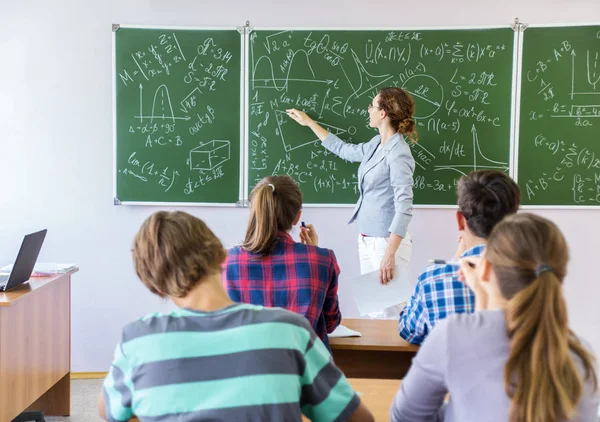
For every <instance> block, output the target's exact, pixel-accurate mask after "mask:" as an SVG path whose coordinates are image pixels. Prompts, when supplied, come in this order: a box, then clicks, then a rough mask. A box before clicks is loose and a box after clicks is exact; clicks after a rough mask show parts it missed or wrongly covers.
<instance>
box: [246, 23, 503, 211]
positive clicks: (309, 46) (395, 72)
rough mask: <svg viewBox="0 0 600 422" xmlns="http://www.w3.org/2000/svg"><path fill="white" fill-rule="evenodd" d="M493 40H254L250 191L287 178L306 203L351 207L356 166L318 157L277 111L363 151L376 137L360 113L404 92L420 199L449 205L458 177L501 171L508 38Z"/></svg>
mask: <svg viewBox="0 0 600 422" xmlns="http://www.w3.org/2000/svg"><path fill="white" fill-rule="evenodd" d="M495 31H496V30H493V31H491V32H485V33H484V32H482V33H478V32H470V31H464V32H461V31H449V32H448V33H447V34H446V33H444V34H440V32H443V31H439V32H438V31H388V32H385V31H291V30H290V31H285V30H283V31H253V32H252V33H251V34H250V44H249V50H250V57H249V72H248V87H249V99H250V101H249V104H248V105H249V109H248V114H249V125H248V126H249V130H248V136H249V146H248V147H249V157H248V160H249V162H248V169H249V176H250V179H249V180H250V188H252V183H253V182H255V181H257V180H260V179H261V178H262V177H264V176H266V175H271V174H280V173H285V174H289V175H293V177H295V178H296V179H297V181H298V183H299V184H300V186H301V188H302V189H303V191H304V193H305V196H306V200H308V201H309V202H321V203H322V202H323V201H328V200H329V199H332V200H333V202H335V201H339V202H344V203H346V202H347V203H351V202H354V200H355V199H356V194H357V192H358V185H357V183H358V181H357V180H356V169H357V165H356V164H352V163H348V162H345V161H344V160H342V159H341V158H339V157H337V156H335V155H333V154H331V153H330V152H328V151H326V150H325V149H324V148H323V147H322V146H321V143H320V140H319V139H317V138H316V137H315V135H314V134H313V133H312V132H311V131H310V130H309V129H307V128H303V127H300V126H299V125H297V124H296V123H295V122H294V121H292V120H290V118H289V116H287V114H286V112H285V110H286V109H289V108H296V109H300V110H303V111H305V112H306V113H307V114H308V115H309V116H310V117H311V118H313V119H314V120H315V121H317V123H318V124H319V125H320V126H322V127H323V128H325V129H326V130H328V131H329V132H330V133H332V134H334V135H336V136H338V137H340V138H341V139H342V140H344V141H346V142H349V143H360V142H366V141H369V140H370V139H371V138H372V137H373V136H374V135H376V134H377V132H376V131H374V128H373V127H372V126H371V124H370V122H369V111H368V110H367V105H368V104H370V103H371V102H372V100H373V97H375V95H376V94H377V92H378V91H379V90H380V89H381V88H384V87H387V86H398V87H401V88H403V89H404V90H405V91H407V92H409V93H410V94H411V96H412V97H413V99H414V100H415V103H416V112H415V114H414V116H413V117H414V120H415V122H416V125H417V132H418V134H419V142H418V143H417V144H415V145H411V150H412V154H413V157H414V158H415V163H416V166H417V169H416V174H417V175H420V176H423V178H424V179H425V182H424V183H423V182H422V180H423V178H420V179H419V181H420V182H419V188H418V189H419V190H420V191H423V192H430V193H432V194H436V195H438V194H439V193H440V192H448V194H447V195H445V196H444V197H443V198H444V199H443V201H448V202H454V201H455V197H454V192H451V191H453V186H454V184H455V180H457V178H459V177H460V176H461V175H464V174H468V173H469V172H471V171H473V170H476V169H480V168H496V169H499V170H501V171H508V161H509V160H508V158H509V150H510V145H509V139H510V134H509V132H510V101H511V89H512V59H513V52H512V45H513V44H512V40H513V32H512V30H503V31H500V32H495ZM442 40H443V41H442ZM440 62H442V63H445V64H447V65H448V66H440V65H439V63H440ZM399 64H401V65H400V66H399ZM481 133H483V134H484V136H481V135H480V134H481ZM436 181H437V182H439V183H436ZM415 183H416V182H415ZM415 186H416V185H415ZM442 186H444V187H445V189H442ZM448 186H450V187H448ZM325 191H327V192H329V193H330V195H329V196H328V197H325V196H324V195H320V193H322V192H325ZM331 194H333V195H331ZM438 196H439V195H438ZM440 198H441V196H440ZM325 203H326V202H325Z"/></svg>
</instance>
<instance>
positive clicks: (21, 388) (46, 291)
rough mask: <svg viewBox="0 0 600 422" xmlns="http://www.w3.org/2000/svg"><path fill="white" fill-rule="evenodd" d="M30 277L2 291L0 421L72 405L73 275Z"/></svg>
mask: <svg viewBox="0 0 600 422" xmlns="http://www.w3.org/2000/svg"><path fill="white" fill-rule="evenodd" d="M76 271H78V270H73V271H70V272H68V273H66V274H60V275H57V276H54V277H34V278H31V280H29V282H28V283H25V284H22V285H20V286H18V287H16V288H14V289H12V290H10V291H8V292H6V293H0V402H1V403H2V405H1V406H0V421H11V420H12V419H13V418H15V417H16V416H17V415H19V414H20V413H21V412H23V411H25V410H41V411H43V412H44V413H45V414H46V415H47V416H66V415H69V413H70V407H71V402H70V400H71V382H70V372H71V274H73V273H75V272H76Z"/></svg>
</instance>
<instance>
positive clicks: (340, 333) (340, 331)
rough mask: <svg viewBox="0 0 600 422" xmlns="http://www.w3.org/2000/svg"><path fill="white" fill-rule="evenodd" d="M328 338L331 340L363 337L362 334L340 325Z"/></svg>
mask: <svg viewBox="0 0 600 422" xmlns="http://www.w3.org/2000/svg"><path fill="white" fill-rule="evenodd" d="M327 337H329V338H336V337H362V334H361V333H359V332H358V331H354V330H351V329H350V328H348V327H346V326H345V325H342V324H340V325H338V326H337V328H336V329H335V330H333V333H331V334H327Z"/></svg>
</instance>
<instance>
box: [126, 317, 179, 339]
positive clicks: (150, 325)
mask: <svg viewBox="0 0 600 422" xmlns="http://www.w3.org/2000/svg"><path fill="white" fill-rule="evenodd" d="M179 316H180V315H178V314H177V312H176V311H173V312H170V313H162V312H152V313H149V314H147V315H145V316H143V317H140V318H138V319H136V320H134V321H131V322H130V323H128V324H126V325H125V326H124V327H123V335H122V342H123V343H126V342H128V341H131V340H135V339H136V338H139V337H143V336H146V335H150V334H156V333H158V332H164V331H166V330H165V327H166V326H167V325H169V324H170V323H171V322H172V318H177V317H179Z"/></svg>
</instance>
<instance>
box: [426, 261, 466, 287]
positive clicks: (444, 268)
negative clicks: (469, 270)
mask: <svg viewBox="0 0 600 422" xmlns="http://www.w3.org/2000/svg"><path fill="white" fill-rule="evenodd" d="M459 269H460V267H459V266H458V264H454V263H446V264H431V265H428V266H427V267H425V268H424V269H423V270H422V271H421V274H419V278H418V279H417V283H418V284H420V285H422V286H424V285H426V284H431V283H435V282H436V281H439V280H447V279H450V278H456V277H458V271H459Z"/></svg>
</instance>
